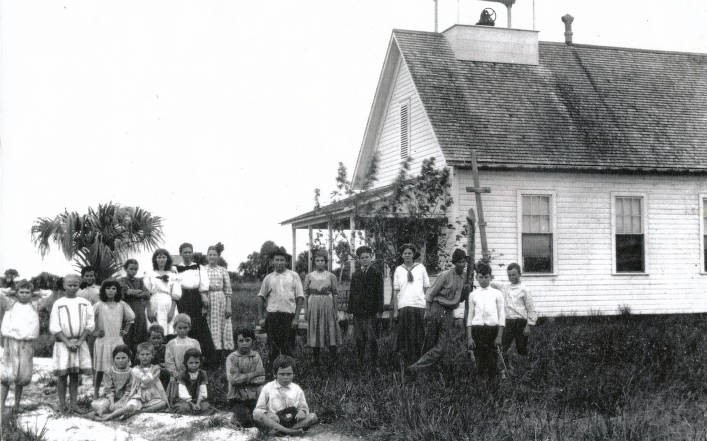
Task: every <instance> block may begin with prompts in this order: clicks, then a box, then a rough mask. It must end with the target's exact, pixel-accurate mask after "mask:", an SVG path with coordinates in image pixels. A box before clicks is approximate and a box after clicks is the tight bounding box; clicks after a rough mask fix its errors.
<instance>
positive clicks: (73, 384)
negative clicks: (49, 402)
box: [56, 374, 79, 413]
mask: <svg viewBox="0 0 707 441" xmlns="http://www.w3.org/2000/svg"><path fill="white" fill-rule="evenodd" d="M67 376H68V377H69V405H70V407H69V409H67V408H66V377H67ZM78 390H79V374H68V375H59V377H58V379H57V382H56V391H57V394H58V395H59V409H60V411H61V412H65V413H71V412H75V411H76V410H77V409H78V406H77V405H76V396H77V395H78Z"/></svg>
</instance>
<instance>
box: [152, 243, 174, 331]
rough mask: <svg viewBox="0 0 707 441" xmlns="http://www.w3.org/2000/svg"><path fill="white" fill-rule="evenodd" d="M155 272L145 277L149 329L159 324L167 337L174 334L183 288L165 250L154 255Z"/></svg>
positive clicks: (160, 250)
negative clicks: (148, 293)
mask: <svg viewBox="0 0 707 441" xmlns="http://www.w3.org/2000/svg"><path fill="white" fill-rule="evenodd" d="M152 268H153V269H154V271H153V272H152V273H151V274H148V275H147V276H145V278H144V279H143V281H144V282H145V288H147V290H148V291H150V294H151V297H150V305H149V308H148V315H147V319H148V328H149V327H150V326H151V325H153V324H158V325H160V326H162V328H163V329H164V332H165V335H170V334H174V317H175V316H176V315H177V301H179V299H180V298H181V297H182V286H181V285H180V283H179V277H178V276H177V273H176V272H174V271H172V257H171V256H170V255H169V252H168V251H167V250H165V249H163V248H160V249H158V250H156V251H155V252H154V253H153V254H152Z"/></svg>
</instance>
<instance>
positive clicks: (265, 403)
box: [253, 355, 319, 435]
mask: <svg viewBox="0 0 707 441" xmlns="http://www.w3.org/2000/svg"><path fill="white" fill-rule="evenodd" d="M293 364H294V360H293V359H292V357H288V356H287V355H280V356H279V357H277V358H276V359H275V361H274V362H273V372H274V374H275V379H274V380H273V381H271V382H269V383H267V384H266V385H265V386H263V390H262V391H261V392H260V396H259V397H258V402H257V404H256V405H255V410H253V419H254V420H255V422H256V423H259V424H260V425H261V426H262V427H263V428H265V429H266V430H270V431H272V432H274V433H275V434H276V433H283V434H286V435H301V434H302V433H303V431H304V429H306V428H309V427H311V426H313V425H315V424H317V423H318V422H319V419H318V418H317V414H315V413H314V412H311V413H310V412H309V406H307V399H306V398H305V396H304V391H302V388H300V387H299V386H298V385H296V384H295V383H293V382H292V378H293V377H294V370H293Z"/></svg>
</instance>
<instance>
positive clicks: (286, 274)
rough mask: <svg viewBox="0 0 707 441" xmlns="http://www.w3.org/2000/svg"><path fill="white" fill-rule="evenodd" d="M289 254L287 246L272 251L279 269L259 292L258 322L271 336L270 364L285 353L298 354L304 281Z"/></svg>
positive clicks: (274, 261) (271, 274) (266, 280)
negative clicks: (292, 268)
mask: <svg viewBox="0 0 707 441" xmlns="http://www.w3.org/2000/svg"><path fill="white" fill-rule="evenodd" d="M287 256H288V255H287V253H286V252H285V249H284V248H279V249H277V250H275V252H273V253H272V262H273V266H274V267H275V270H274V271H273V272H271V273H270V274H268V275H267V276H265V279H264V280H263V284H262V285H261V286H260V292H259V293H258V298H259V299H260V302H258V318H259V321H258V324H259V326H261V327H263V328H265V332H266V333H267V335H268V341H267V343H268V347H269V355H268V358H269V360H270V364H272V362H273V361H274V360H275V358H277V356H278V355H280V354H281V353H282V354H285V355H290V356H292V355H294V349H295V329H296V328H297V323H298V320H299V314H300V311H301V310H302V305H303V304H304V290H303V289H302V281H301V280H300V278H299V275H297V273H296V272H294V271H290V270H288V269H287V267H286V265H287ZM266 312H267V315H266Z"/></svg>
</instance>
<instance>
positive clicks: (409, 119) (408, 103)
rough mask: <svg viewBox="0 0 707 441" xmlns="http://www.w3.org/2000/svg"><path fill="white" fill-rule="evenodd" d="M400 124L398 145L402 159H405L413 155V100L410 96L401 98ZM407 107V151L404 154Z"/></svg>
mask: <svg viewBox="0 0 707 441" xmlns="http://www.w3.org/2000/svg"><path fill="white" fill-rule="evenodd" d="M398 104H399V105H398V124H399V125H400V143H399V145H398V152H399V153H400V159H401V160H403V161H405V160H407V159H408V158H410V157H411V156H412V127H411V123H412V116H411V113H412V100H411V99H410V97H407V98H404V99H402V100H400V102H399V103H398ZM404 106H406V107H407V133H406V134H405V135H406V138H407V151H406V154H405V156H403V145H402V142H403V107H404Z"/></svg>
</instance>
